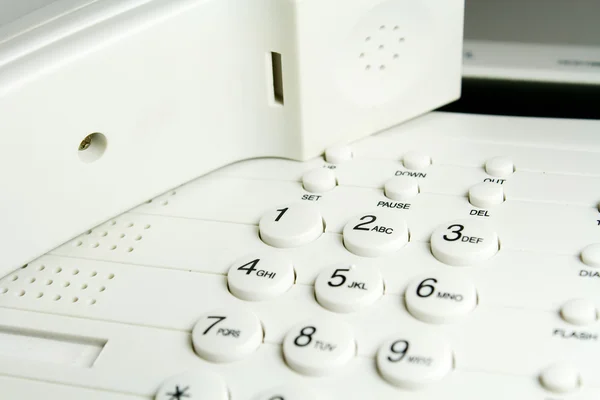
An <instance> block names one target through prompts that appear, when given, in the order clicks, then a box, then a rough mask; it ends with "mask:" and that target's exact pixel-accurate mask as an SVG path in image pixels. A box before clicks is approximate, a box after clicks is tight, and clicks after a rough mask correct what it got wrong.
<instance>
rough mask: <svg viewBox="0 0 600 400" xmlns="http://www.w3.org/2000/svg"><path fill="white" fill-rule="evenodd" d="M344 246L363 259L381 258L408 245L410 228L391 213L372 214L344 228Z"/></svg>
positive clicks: (357, 219) (359, 218) (358, 218)
mask: <svg viewBox="0 0 600 400" xmlns="http://www.w3.org/2000/svg"><path fill="white" fill-rule="evenodd" d="M343 234H344V245H345V246H346V248H347V249H348V250H350V251H351V252H352V253H354V254H357V255H359V256H363V257H379V256H381V255H384V254H389V253H392V252H394V251H397V250H400V249H401V248H402V247H404V246H405V245H406V243H408V226H407V225H406V222H405V221H404V220H403V219H402V218H400V217H399V216H396V215H393V214H391V213H386V214H384V213H371V214H366V215H361V216H360V217H357V218H354V219H353V220H351V221H350V222H348V224H346V226H345V227H344V232H343Z"/></svg>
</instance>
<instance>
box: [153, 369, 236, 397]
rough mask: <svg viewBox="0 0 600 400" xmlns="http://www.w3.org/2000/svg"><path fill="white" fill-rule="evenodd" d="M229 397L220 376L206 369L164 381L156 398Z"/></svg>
mask: <svg viewBox="0 0 600 400" xmlns="http://www.w3.org/2000/svg"><path fill="white" fill-rule="evenodd" d="M228 397H229V395H228V393H227V387H226V386H225V383H224V382H223V379H222V378H221V377H220V376H218V375H216V374H213V373H210V372H206V371H190V372H186V373H184V374H181V375H178V376H174V377H172V378H170V379H169V380H167V381H166V382H164V383H163V384H162V385H161V387H160V388H159V389H158V392H157V393H156V396H155V397H154V399H155V400H172V399H177V400H179V399H184V398H186V399H190V400H196V399H211V400H212V399H214V400H226V399H227V398H228Z"/></svg>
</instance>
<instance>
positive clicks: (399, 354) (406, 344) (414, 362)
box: [377, 333, 453, 389]
mask: <svg viewBox="0 0 600 400" xmlns="http://www.w3.org/2000/svg"><path fill="white" fill-rule="evenodd" d="M452 365H453V356H452V351H451V349H450V346H449V345H448V344H447V343H446V342H445V341H444V340H442V339H441V338H437V337H435V336H431V335H427V334H423V333H421V334H415V333H413V334H409V335H404V334H403V335H398V336H397V337H395V338H393V339H391V340H388V341H387V342H385V343H384V344H383V346H381V348H380V349H379V351H378V352H377V368H378V369H379V373H380V374H381V376H383V378H384V379H385V380H387V381H388V382H390V383H391V384H393V385H396V386H400V387H403V388H407V389H417V388H420V387H423V386H426V385H428V384H431V383H433V382H435V381H439V380H441V379H442V378H444V377H445V376H446V375H448V373H450V371H451V370H452Z"/></svg>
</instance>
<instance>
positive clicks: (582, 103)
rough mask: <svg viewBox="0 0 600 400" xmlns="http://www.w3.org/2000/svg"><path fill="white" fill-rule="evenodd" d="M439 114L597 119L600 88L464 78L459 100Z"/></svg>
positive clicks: (599, 116)
mask: <svg viewBox="0 0 600 400" xmlns="http://www.w3.org/2000/svg"><path fill="white" fill-rule="evenodd" d="M440 111H452V112H460V113H469V114H491V115H515V116H527V117H550V118H578V119H600V85H595V86H593V85H573V84H560V83H535V82H517V81H502V80H490V79H464V80H463V94H462V98H461V99H460V100H458V101H457V102H454V103H452V104H449V105H447V106H445V107H443V108H441V109H440ZM598 134H599V135H600V132H598Z"/></svg>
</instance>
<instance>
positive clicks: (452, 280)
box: [405, 272, 477, 324]
mask: <svg viewBox="0 0 600 400" xmlns="http://www.w3.org/2000/svg"><path fill="white" fill-rule="evenodd" d="M405 299H406V307H407V308H408V311H409V312H410V313H411V314H412V315H413V316H414V317H415V318H418V319H420V320H421V321H424V322H431V323H437V324H441V323H447V322H453V321H456V320H458V319H460V318H461V317H463V316H465V315H467V314H469V313H470V312H471V311H473V310H474V309H475V307H477V291H476V289H475V286H474V285H473V283H472V282H471V281H470V280H469V279H467V278H464V277H459V276H454V275H451V274H448V273H439V272H436V273H432V274H429V275H424V276H422V277H420V278H418V279H416V280H414V281H413V282H412V283H411V284H410V285H409V286H408V288H407V289H406V294H405Z"/></svg>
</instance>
